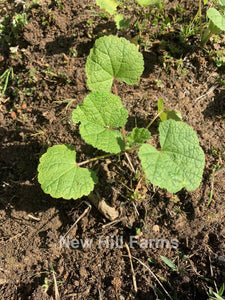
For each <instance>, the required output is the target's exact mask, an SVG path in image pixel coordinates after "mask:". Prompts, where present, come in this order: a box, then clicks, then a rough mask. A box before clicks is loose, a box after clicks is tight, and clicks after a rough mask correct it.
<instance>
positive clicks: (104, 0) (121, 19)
mask: <svg viewBox="0 0 225 300" xmlns="http://www.w3.org/2000/svg"><path fill="white" fill-rule="evenodd" d="M136 2H137V3H138V4H139V5H140V6H141V7H148V6H152V5H158V4H160V3H161V0H136ZM96 3H97V5H98V6H99V7H100V8H101V9H104V10H105V11H106V12H107V13H108V14H110V15H111V16H114V21H115V23H116V27H117V29H118V30H120V29H127V28H128V27H129V24H130V21H131V19H127V20H126V19H125V16H124V15H123V14H120V13H118V12H117V7H118V6H119V1H117V0H96Z"/></svg>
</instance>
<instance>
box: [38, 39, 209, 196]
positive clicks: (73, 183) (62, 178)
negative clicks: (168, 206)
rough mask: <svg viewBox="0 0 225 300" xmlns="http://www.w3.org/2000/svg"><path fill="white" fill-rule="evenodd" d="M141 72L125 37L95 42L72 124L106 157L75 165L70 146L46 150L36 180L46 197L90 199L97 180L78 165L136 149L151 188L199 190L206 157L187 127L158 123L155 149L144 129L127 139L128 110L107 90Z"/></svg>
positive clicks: (140, 63)
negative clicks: (82, 96) (85, 92)
mask: <svg viewBox="0 0 225 300" xmlns="http://www.w3.org/2000/svg"><path fill="white" fill-rule="evenodd" d="M143 69H144V61H143V57H142V54H141V53H139V52H138V49H137V48H136V47H135V45H133V44H131V43H130V42H129V41H127V40H126V39H124V38H118V37H115V36H105V37H101V38H99V39H98V40H97V41H96V42H95V45H94V47H93V49H92V50H91V52H90V54H89V56H88V58H87V62H86V67H85V71H86V75H87V84H88V87H89V89H90V90H91V91H92V92H91V93H90V94H88V95H87V97H86V98H85V99H84V101H83V103H82V104H80V105H78V106H77V108H76V109H75V110H74V111H73V113H72V121H73V122H74V123H75V124H77V123H79V124H80V125H79V131H80V135H81V137H82V138H83V139H84V140H85V142H86V143H88V144H90V145H92V146H93V147H95V148H97V149H99V150H102V151H105V152H107V153H106V154H103V155H101V156H98V157H94V158H90V159H88V160H86V161H82V162H76V151H75V150H74V149H73V147H72V146H69V145H55V146H53V147H50V148H49V149H48V150H47V152H46V153H45V154H43V155H42V157H41V158H40V163H39V166H38V181H39V183H40V184H41V187H42V189H43V191H44V192H45V193H47V194H50V195H51V196H52V197H55V198H61V197H62V198H64V199H78V198H80V197H82V196H84V195H89V193H90V192H91V191H93V189H94V185H95V184H96V183H97V182H98V177H97V174H96V173H95V172H94V171H93V170H90V169H87V168H84V167H82V166H83V165H85V164H88V163H90V162H93V161H98V160H100V159H104V158H106V157H109V156H113V155H123V154H125V153H126V152H127V153H128V152H133V151H137V150H138V157H139V158H140V160H141V165H142V169H143V171H144V172H145V175H146V178H147V179H148V180H150V182H152V183H153V184H155V185H157V186H159V187H161V188H165V189H167V190H168V191H169V192H170V193H176V192H178V191H179V190H180V189H182V188H183V187H186V189H187V190H188V191H192V190H195V189H196V188H197V187H198V186H199V184H200V182H201V179H202V173H203V168H204V163H205V158H204V153H203V151H202V148H201V147H200V146H199V141H198V138H197V135H196V133H195V132H194V130H193V129H192V128H191V127H190V126H188V125H187V124H185V123H183V122H181V121H175V120H174V119H168V120H165V121H163V122H161V123H160V125H159V140H160V145H161V150H160V151H159V150H157V149H156V148H154V147H153V146H151V145H150V144H149V139H150V136H151V134H150V132H149V130H148V129H147V128H148V127H149V126H147V128H137V127H135V128H134V129H133V130H132V132H131V133H130V134H128V135H126V132H125V124H126V121H127V117H128V112H127V110H126V109H125V108H124V107H123V105H122V101H121V98H120V97H118V96H117V95H114V94H112V93H111V92H110V91H111V88H112V85H113V79H114V78H115V77H116V78H117V79H119V80H121V81H124V82H126V83H127V84H135V83H137V82H138V81H139V80H140V76H141V74H142V72H143ZM120 129H121V131H120ZM146 142H147V143H146Z"/></svg>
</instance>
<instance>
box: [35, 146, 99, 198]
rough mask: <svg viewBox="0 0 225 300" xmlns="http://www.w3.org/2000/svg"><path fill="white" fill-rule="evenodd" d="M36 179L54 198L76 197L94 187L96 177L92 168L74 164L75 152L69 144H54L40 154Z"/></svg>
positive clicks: (86, 193) (96, 180) (87, 192)
mask: <svg viewBox="0 0 225 300" xmlns="http://www.w3.org/2000/svg"><path fill="white" fill-rule="evenodd" d="M38 181H39V183H40V184H41V188H42V189H43V191H44V192H45V193H46V194H50V195H51V196H52V197H54V198H61V197H62V198H64V199H78V198H80V197H82V196H84V195H88V194H89V193H90V192H91V191H92V190H93V189H94V184H96V183H97V182H98V178H97V176H96V174H95V172H93V171H92V170H89V169H86V168H80V167H78V166H77V165H76V152H75V151H74V150H73V148H72V147H71V146H66V145H56V146H53V147H51V148H49V149H48V150H47V152H46V153H45V154H43V155H42V156H41V158H40V163H39V166H38Z"/></svg>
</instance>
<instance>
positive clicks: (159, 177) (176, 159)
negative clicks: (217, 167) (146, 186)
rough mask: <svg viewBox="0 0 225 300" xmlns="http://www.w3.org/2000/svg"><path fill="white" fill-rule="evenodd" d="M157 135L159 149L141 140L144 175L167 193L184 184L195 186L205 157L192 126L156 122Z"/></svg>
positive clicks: (172, 122) (191, 187)
mask: <svg viewBox="0 0 225 300" xmlns="http://www.w3.org/2000/svg"><path fill="white" fill-rule="evenodd" d="M159 139H160V145H161V151H158V150H157V149H155V148H154V147H153V146H151V145H149V144H144V145H142V146H141V148H140V150H139V153H138V156H139V158H140V159H141V164H142V168H143V171H144V172H145V174H146V177H147V179H149V180H150V181H151V183H153V184H154V185H157V186H159V187H160V188H165V189H167V190H168V191H169V192H170V193H176V192H178V191H179V190H181V189H182V188H183V187H185V188H186V189H187V190H188V191H193V190H195V189H196V188H197V187H198V186H199V184H200V182H201V180H202V173H203V168H204V165H205V157H204V153H203V150H202V148H201V147H200V146H199V141H198V138H197V135H196V133H195V132H194V130H193V129H192V127H190V126H188V125H187V124H185V123H183V122H176V121H174V120H172V119H170V120H166V121H164V122H162V123H160V125H159Z"/></svg>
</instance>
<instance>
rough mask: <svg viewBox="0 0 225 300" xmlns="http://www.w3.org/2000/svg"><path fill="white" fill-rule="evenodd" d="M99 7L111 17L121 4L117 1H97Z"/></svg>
mask: <svg viewBox="0 0 225 300" xmlns="http://www.w3.org/2000/svg"><path fill="white" fill-rule="evenodd" d="M96 3H97V5H98V6H99V7H100V8H101V9H104V10H105V11H107V12H108V13H109V14H110V15H114V14H115V13H116V8H117V6H118V5H119V3H118V2H117V1H116V0H96Z"/></svg>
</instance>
